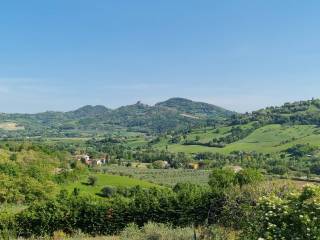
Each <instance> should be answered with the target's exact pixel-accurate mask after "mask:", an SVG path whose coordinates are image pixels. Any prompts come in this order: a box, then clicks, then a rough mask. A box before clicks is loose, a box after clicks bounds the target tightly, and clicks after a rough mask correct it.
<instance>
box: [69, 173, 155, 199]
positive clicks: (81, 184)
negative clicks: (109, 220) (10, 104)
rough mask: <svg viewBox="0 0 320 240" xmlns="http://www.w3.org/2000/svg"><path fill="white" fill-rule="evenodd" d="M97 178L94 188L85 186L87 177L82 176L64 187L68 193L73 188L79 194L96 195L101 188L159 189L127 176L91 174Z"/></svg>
mask: <svg viewBox="0 0 320 240" xmlns="http://www.w3.org/2000/svg"><path fill="white" fill-rule="evenodd" d="M91 176H95V177H97V183H96V184H95V185H94V186H90V185H88V184H87V179H88V176H83V177H82V178H81V179H80V180H79V181H77V182H74V183H70V184H68V185H66V186H65V189H67V190H68V191H70V192H71V191H73V189H74V188H78V189H80V194H82V193H84V194H97V193H99V192H100V191H101V189H102V188H103V187H106V186H111V187H134V186H140V187H142V188H151V187H159V185H157V184H154V183H150V182H148V181H144V180H139V179H136V178H132V177H128V176H119V175H111V174H102V173H101V174H92V175H91Z"/></svg>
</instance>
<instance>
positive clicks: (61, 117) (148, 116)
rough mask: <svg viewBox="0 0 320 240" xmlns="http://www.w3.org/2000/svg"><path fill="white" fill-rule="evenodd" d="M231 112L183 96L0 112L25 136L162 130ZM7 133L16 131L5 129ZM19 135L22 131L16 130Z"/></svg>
mask: <svg viewBox="0 0 320 240" xmlns="http://www.w3.org/2000/svg"><path fill="white" fill-rule="evenodd" d="M232 114H234V112H231V111H229V110H226V109H224V108H221V107H218V106H215V105H212V104H207V103H201V102H195V101H192V100H189V99H184V98H171V99H168V100H167V101H164V102H160V103H157V104H155V105H154V106H149V105H146V104H143V103H141V102H137V103H136V104H133V105H127V106H123V107H119V108H117V109H114V110H112V109H109V108H107V107H105V106H102V105H97V106H91V105H86V106H83V107H81V108H79V109H76V110H74V111H68V112H52V111H47V112H43V113H38V114H1V115H0V122H8V121H12V122H15V123H17V124H18V125H20V126H23V127H24V128H25V130H24V133H23V135H24V136H35V135H36V136H67V137H68V136H79V135H82V133H84V132H86V133H88V132H96V133H102V132H110V131H114V130H116V129H118V130H119V129H125V130H129V131H139V132H145V133H150V134H152V133H164V132H167V131H171V130H181V129H185V128H188V127H193V126H198V125H203V124H206V123H207V121H218V120H221V119H224V118H228V117H229V116H230V115H232ZM6 134H11V135H12V134H18V133H13V132H6ZM19 134H20V135H21V134H22V131H20V132H19Z"/></svg>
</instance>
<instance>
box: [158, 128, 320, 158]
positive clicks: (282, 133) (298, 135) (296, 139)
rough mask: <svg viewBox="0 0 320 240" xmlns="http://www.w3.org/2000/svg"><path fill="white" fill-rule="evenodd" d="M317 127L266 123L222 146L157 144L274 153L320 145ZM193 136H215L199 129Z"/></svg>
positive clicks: (188, 150) (177, 148) (194, 149)
mask: <svg viewBox="0 0 320 240" xmlns="http://www.w3.org/2000/svg"><path fill="white" fill-rule="evenodd" d="M226 131H228V129H227V128H226V127H223V128H222V130H221V131H220V133H219V134H224V133H225V132H226ZM319 131H320V130H319V128H317V127H316V126H312V125H295V126H283V125H278V124H272V125H267V126H264V127H261V128H259V129H257V130H255V131H254V132H253V133H251V134H250V135H249V136H247V137H246V138H244V139H241V140H239V141H237V142H234V143H231V144H228V145H227V146H226V147H224V148H215V147H206V146H199V145H188V146H187V145H182V144H168V143H164V142H162V143H161V144H158V145H157V147H158V148H159V149H164V147H165V145H168V150H169V151H172V152H186V153H197V152H219V153H230V152H232V151H248V152H251V151H256V152H261V153H274V152H280V151H282V150H285V149H287V148H289V147H291V146H293V145H296V144H301V143H310V144H312V145H316V146H320V132H319ZM195 136H199V137H200V141H202V142H205V141H207V140H208V139H212V137H213V136H216V133H215V132H214V131H213V130H212V131H210V130H206V132H203V130H202V132H201V131H200V130H198V131H194V132H192V133H191V134H189V135H188V138H190V139H193V138H194V137H195Z"/></svg>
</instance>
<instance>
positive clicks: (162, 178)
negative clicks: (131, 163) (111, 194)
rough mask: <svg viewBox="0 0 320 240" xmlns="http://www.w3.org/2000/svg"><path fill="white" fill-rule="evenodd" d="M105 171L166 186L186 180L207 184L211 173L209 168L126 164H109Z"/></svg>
mask: <svg viewBox="0 0 320 240" xmlns="http://www.w3.org/2000/svg"><path fill="white" fill-rule="evenodd" d="M105 171H106V172H107V173H109V174H116V175H120V174H121V175H127V176H132V177H134V178H136V179H140V180H142V181H148V182H153V183H155V184H161V185H166V186H174V185H175V184H177V183H185V182H191V183H196V184H207V183H208V178H209V173H210V171H208V170H191V169H148V168H136V167H124V166H108V167H106V168H105Z"/></svg>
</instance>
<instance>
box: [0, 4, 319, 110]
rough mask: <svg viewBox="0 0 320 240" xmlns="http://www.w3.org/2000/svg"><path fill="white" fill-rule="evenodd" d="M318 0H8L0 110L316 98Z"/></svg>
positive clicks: (237, 104) (233, 104) (1, 40)
mask: <svg viewBox="0 0 320 240" xmlns="http://www.w3.org/2000/svg"><path fill="white" fill-rule="evenodd" d="M319 11H320V1H317V0H310V1H295V0H294V1H291V0H283V1H279V0H268V1H258V0H250V1H249V0H248V1H247V0H230V1H213V0H202V1H197V0H175V1H172V0H161V1H148V0H137V1H131V0H124V1H116V0H110V1H105V0H95V1H89V0H86V1H84V0H68V1H66V0H48V1H43V0H28V1H18V0H11V1H5V2H3V3H1V7H0V112H40V111H45V110H71V109H75V108H77V107H79V106H82V105H87V104H93V105H95V104H102V105H106V106H108V107H112V108H115V107H117V106H120V105H126V104H132V103H135V102H136V101H138V100H141V101H142V102H144V103H148V104H154V103H156V102H159V101H162V100H165V99H167V98H170V97H175V96H178V97H185V98H190V99H193V100H198V101H204V102H209V103H212V104H215V105H219V106H222V107H225V108H228V109H231V110H236V111H240V112H244V111H251V110H256V109H258V108H261V107H265V106H269V105H280V104H282V103H284V102H287V101H295V100H303V99H311V98H312V97H320V94H319V89H320V79H319V76H320V67H319V63H320V47H319V46H320V45H319V42H320V32H319V30H318V29H319V27H320V17H319Z"/></svg>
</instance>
